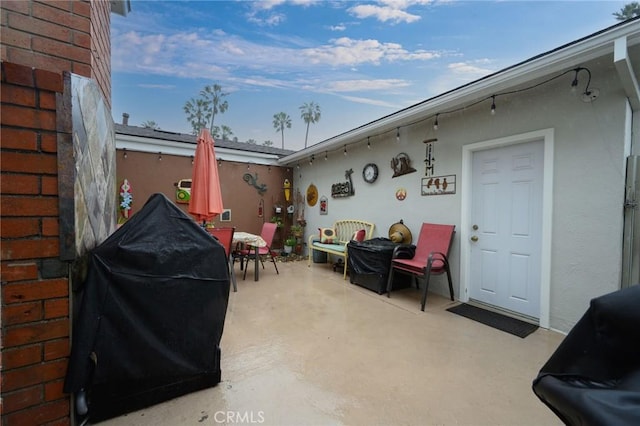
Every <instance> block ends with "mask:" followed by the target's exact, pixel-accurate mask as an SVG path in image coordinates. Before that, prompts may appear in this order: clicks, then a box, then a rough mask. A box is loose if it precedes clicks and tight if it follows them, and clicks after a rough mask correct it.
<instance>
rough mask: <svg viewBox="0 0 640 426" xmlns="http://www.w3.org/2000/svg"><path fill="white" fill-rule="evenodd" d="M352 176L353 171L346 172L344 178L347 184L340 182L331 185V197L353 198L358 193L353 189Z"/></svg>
mask: <svg viewBox="0 0 640 426" xmlns="http://www.w3.org/2000/svg"><path fill="white" fill-rule="evenodd" d="M352 174H353V169H349V170H346V171H345V172H344V177H345V178H347V182H339V183H334V184H333V185H331V196H332V197H333V198H342V197H351V196H352V195H355V193H356V191H355V189H354V188H353V180H351V175H352Z"/></svg>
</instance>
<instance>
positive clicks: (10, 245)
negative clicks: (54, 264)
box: [2, 238, 60, 260]
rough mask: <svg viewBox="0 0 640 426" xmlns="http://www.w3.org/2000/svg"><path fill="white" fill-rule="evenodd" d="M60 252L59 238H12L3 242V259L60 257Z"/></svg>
mask: <svg viewBox="0 0 640 426" xmlns="http://www.w3.org/2000/svg"><path fill="white" fill-rule="evenodd" d="M59 254H60V249H59V241H58V239H57V238H47V239H38V240H12V241H5V242H4V243H3V244H2V260H19V259H39V258H45V257H58V256H59Z"/></svg>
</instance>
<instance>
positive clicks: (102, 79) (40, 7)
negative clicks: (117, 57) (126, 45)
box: [0, 0, 111, 106]
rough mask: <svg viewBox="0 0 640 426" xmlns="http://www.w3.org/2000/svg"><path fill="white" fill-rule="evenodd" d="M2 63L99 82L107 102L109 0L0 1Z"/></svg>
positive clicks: (108, 87) (109, 82) (108, 98)
mask: <svg viewBox="0 0 640 426" xmlns="http://www.w3.org/2000/svg"><path fill="white" fill-rule="evenodd" d="M0 6H1V7H2V20H1V21H0V23H1V27H0V30H1V32H0V39H1V40H2V50H1V57H2V60H3V61H7V62H11V63H16V64H22V65H28V66H31V67H34V68H38V69H45V70H49V71H53V72H56V73H61V72H62V71H69V72H72V73H74V74H77V75H81V76H83V77H89V78H92V79H94V80H96V81H97V82H98V85H99V87H100V89H101V91H102V94H103V96H104V99H105V102H106V103H107V105H109V106H111V41H110V36H109V35H110V25H111V17H110V12H111V4H110V2H109V1H107V0H96V1H88V0H55V1H38V0H17V1H8V0H2V2H1V3H0Z"/></svg>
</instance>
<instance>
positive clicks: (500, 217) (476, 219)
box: [469, 140, 544, 318]
mask: <svg viewBox="0 0 640 426" xmlns="http://www.w3.org/2000/svg"><path fill="white" fill-rule="evenodd" d="M543 163H544V143H543V141H542V140H540V141H534V142H527V143H521V144H515V145H509V146H506V147H500V148H493V149H488V150H484V151H476V152H474V153H473V160H472V167H473V171H472V182H473V183H472V188H471V189H472V197H471V203H472V204H471V218H470V219H471V220H470V223H471V228H472V229H471V232H470V234H469V235H470V239H471V241H470V244H469V247H470V249H471V254H470V277H469V297H470V298H471V299H473V300H477V301H480V302H483V303H486V304H489V305H492V306H495V307H498V308H502V309H506V310H509V311H512V312H516V313H519V314H523V315H526V316H529V317H533V318H539V317H540V277H541V270H540V268H541V247H542V245H541V242H542V190H543V167H544V164H543Z"/></svg>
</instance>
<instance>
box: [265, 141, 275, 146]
mask: <svg viewBox="0 0 640 426" xmlns="http://www.w3.org/2000/svg"><path fill="white" fill-rule="evenodd" d="M262 145H264V146H273V142H272V141H264V142H262Z"/></svg>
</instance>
